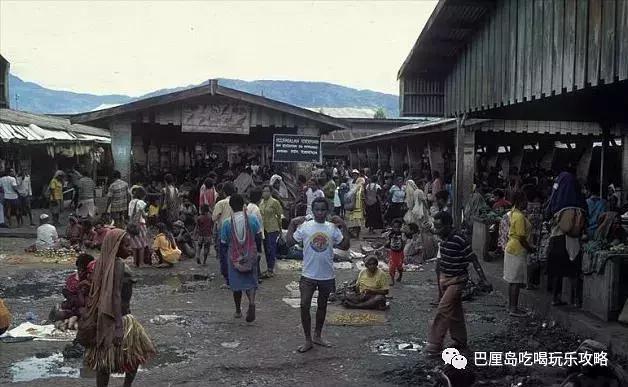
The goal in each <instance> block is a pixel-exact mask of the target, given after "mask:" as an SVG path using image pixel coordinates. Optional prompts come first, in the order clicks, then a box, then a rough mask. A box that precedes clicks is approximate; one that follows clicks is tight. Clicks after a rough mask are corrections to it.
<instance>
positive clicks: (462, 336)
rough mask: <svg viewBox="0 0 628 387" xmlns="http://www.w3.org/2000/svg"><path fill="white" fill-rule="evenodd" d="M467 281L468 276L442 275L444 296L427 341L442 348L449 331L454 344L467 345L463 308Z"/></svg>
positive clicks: (441, 286) (441, 288) (441, 284)
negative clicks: (463, 293)
mask: <svg viewBox="0 0 628 387" xmlns="http://www.w3.org/2000/svg"><path fill="white" fill-rule="evenodd" d="M466 282H467V276H458V277H441V279H440V284H439V287H440V291H441V292H442V294H443V296H442V298H441V299H440V302H439V303H438V309H437V310H436V316H435V317H434V322H433V323H432V326H431V327H430V331H429V333H428V335H427V341H428V342H429V343H430V344H431V345H436V346H438V347H440V348H442V347H443V343H444V341H445V336H446V335H447V332H449V335H450V336H451V340H452V341H453V342H454V345H457V346H460V347H465V346H466V345H467V326H466V324H465V321H464V311H463V310H462V290H463V289H464V286H465V284H466Z"/></svg>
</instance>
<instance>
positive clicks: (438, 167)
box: [427, 138, 445, 178]
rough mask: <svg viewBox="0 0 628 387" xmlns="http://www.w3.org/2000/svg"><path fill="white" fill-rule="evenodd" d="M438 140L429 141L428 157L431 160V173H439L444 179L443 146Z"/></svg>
mask: <svg viewBox="0 0 628 387" xmlns="http://www.w3.org/2000/svg"><path fill="white" fill-rule="evenodd" d="M438 139H439V138H437V139H435V140H429V141H428V143H427V149H428V157H429V159H430V173H433V172H434V171H438V172H439V173H440V175H441V178H442V177H443V175H444V173H445V160H444V159H443V148H444V147H443V146H442V144H441V143H439V142H438Z"/></svg>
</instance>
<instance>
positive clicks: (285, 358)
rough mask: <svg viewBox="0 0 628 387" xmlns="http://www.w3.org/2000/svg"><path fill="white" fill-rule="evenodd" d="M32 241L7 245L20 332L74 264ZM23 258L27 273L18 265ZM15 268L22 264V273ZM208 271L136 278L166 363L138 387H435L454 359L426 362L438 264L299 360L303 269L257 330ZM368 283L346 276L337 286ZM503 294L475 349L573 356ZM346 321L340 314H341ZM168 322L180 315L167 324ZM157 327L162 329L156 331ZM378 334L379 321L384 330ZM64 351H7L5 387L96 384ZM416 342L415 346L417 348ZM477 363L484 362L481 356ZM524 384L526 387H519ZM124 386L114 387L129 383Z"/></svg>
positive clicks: (261, 304)
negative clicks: (370, 321) (296, 288)
mask: <svg viewBox="0 0 628 387" xmlns="http://www.w3.org/2000/svg"><path fill="white" fill-rule="evenodd" d="M27 243H28V241H25V240H21V239H9V238H3V239H0V272H1V273H2V275H1V278H0V297H2V298H3V299H5V301H6V303H7V304H8V306H9V307H10V308H11V311H12V313H13V318H14V322H23V321H25V320H26V317H27V314H29V313H30V314H34V315H36V316H37V319H38V320H42V319H45V318H46V317H47V315H48V312H49V310H50V308H51V306H52V305H53V304H54V303H56V302H60V301H61V300H62V297H61V293H60V290H61V287H62V284H63V281H64V278H65V277H66V276H67V275H68V274H69V273H70V272H71V271H72V269H73V268H72V265H71V264H69V263H60V264H40V263H37V260H36V259H31V258H28V257H26V258H25V257H23V254H21V253H19V251H20V250H21V249H22V248H23V247H24V246H26V244H27ZM16 257H21V258H20V259H18V260H17V262H20V264H15V262H16V259H15V258H16ZM10 262H13V263H10ZM209 263H210V264H209V266H208V267H203V266H198V265H197V264H196V263H195V262H192V261H184V262H181V263H180V264H178V265H177V266H176V268H174V269H154V268H140V269H138V270H135V273H136V275H137V279H138V283H137V285H136V287H135V289H134V296H133V300H132V312H133V314H134V315H135V316H136V317H137V318H138V320H139V321H140V322H142V324H143V325H144V327H145V328H146V330H147V331H148V332H149V334H150V335H151V337H152V338H153V340H154V342H155V344H156V346H157V348H158V351H159V354H158V355H157V357H156V358H155V359H154V360H153V361H152V362H151V363H149V364H148V365H147V366H146V367H145V368H143V369H141V370H140V373H139V374H138V377H137V379H136V385H138V386H145V385H146V386H148V385H150V386H171V385H186V386H188V385H189V386H197V385H198V386H214V385H215V386H248V385H251V386H253V385H269V386H292V385H295V384H299V385H305V386H310V385H311V386H314V385H334V386H364V385H370V386H388V385H414V386H417V385H418V386H430V385H433V382H434V369H435V368H436V367H440V366H442V365H443V362H442V360H440V359H435V360H430V359H426V358H425V357H424V356H423V355H422V354H421V352H420V351H414V350H409V349H399V348H406V347H407V348H412V349H419V350H420V348H421V347H422V346H424V344H425V339H426V334H427V327H428V324H429V322H430V320H431V319H432V317H433V314H434V310H435V308H434V307H433V306H431V305H430V301H432V300H434V298H435V294H436V287H435V281H434V280H435V278H434V274H433V272H432V270H433V266H431V265H426V266H425V271H422V272H410V273H406V275H405V276H404V282H403V284H400V285H397V286H395V287H394V289H393V290H392V291H391V297H392V299H391V300H390V302H391V307H390V310H389V311H388V312H387V313H386V315H385V319H386V321H385V322H384V323H382V324H379V325H373V326H329V325H328V326H326V328H325V331H324V333H325V334H326V336H327V339H328V340H329V341H331V342H332V343H333V344H334V348H329V349H327V348H319V347H317V348H315V349H314V350H312V351H310V352H309V353H306V354H299V353H297V352H296V348H297V347H298V346H299V345H300V344H301V341H302V332H301V327H300V322H299V310H298V309H295V308H292V307H291V306H289V305H288V304H287V303H286V302H284V301H283V300H282V299H283V298H285V297H290V291H289V290H288V289H286V285H287V284H289V283H291V282H292V281H296V280H298V278H299V272H298V271H296V270H290V269H282V270H279V272H278V275H277V276H276V277H275V278H273V279H270V280H266V281H264V283H263V284H262V285H261V286H260V289H259V293H258V300H257V311H258V312H257V320H256V321H255V322H254V323H252V324H247V323H246V322H244V321H243V320H235V319H234V318H233V304H232V297H231V293H230V292H229V291H227V290H223V289H220V285H222V278H221V277H220V275H219V271H218V265H217V262H216V260H215V259H213V258H210V261H209ZM356 275H357V270H356V269H355V265H354V268H353V269H347V270H338V271H337V282H338V283H341V282H343V281H347V280H350V279H352V278H354V277H355V276H356ZM504 306H505V302H504V298H503V295H501V294H499V293H498V292H492V293H491V294H487V295H483V296H481V297H477V298H475V300H473V301H471V302H466V303H465V311H466V318H467V324H468V331H469V340H470V341H469V345H470V348H471V350H472V351H473V350H475V351H504V352H505V351H508V350H515V351H530V352H534V351H548V352H549V351H563V352H564V351H570V350H575V349H576V348H577V346H578V344H579V340H580V339H579V338H577V337H574V336H572V335H570V334H569V333H568V332H564V331H562V330H561V329H560V328H559V327H557V326H554V325H553V324H552V323H551V322H544V321H541V320H539V319H535V318H529V319H512V318H510V317H508V315H507V313H506V312H505V307H504ZM331 310H336V311H338V310H339V308H335V307H331ZM158 315H176V316H177V317H176V318H173V319H171V320H166V321H162V320H163V319H159V318H158V319H155V317H156V316H158ZM151 319H153V322H151ZM374 324H377V323H374ZM66 344H67V343H64V342H43V341H31V342H25V343H13V344H8V343H0V385H4V384H8V383H15V385H24V386H50V385H52V384H54V385H56V386H83V385H94V384H95V381H94V379H93V373H91V372H89V370H85V369H83V368H82V367H81V364H80V361H78V360H68V361H65V360H64V359H63V357H62V356H61V355H60V353H61V351H62V350H63V348H64V346H65V345H66ZM409 344H414V346H412V345H409ZM470 356H471V357H472V356H473V354H472V353H471V355H470ZM469 367H470V368H471V369H475V372H476V377H477V385H481V386H511V385H520V386H551V385H553V384H555V383H558V382H559V381H560V380H562V379H563V378H564V376H565V370H563V369H561V368H551V367H519V368H515V367H499V368H495V367H491V368H477V369H476V368H475V367H473V365H472V360H471V359H470V360H469ZM518 383H521V384H518ZM121 384H122V380H121V379H114V380H113V382H112V385H121Z"/></svg>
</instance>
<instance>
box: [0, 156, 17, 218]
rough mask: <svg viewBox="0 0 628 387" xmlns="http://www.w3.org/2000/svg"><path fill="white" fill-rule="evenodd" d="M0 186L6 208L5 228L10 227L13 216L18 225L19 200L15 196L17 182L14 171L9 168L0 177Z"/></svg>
mask: <svg viewBox="0 0 628 387" xmlns="http://www.w3.org/2000/svg"><path fill="white" fill-rule="evenodd" d="M0 185H1V186H2V189H3V190H4V207H5V208H6V212H7V218H6V223H7V226H10V225H11V217H12V216H15V218H16V220H17V221H18V223H20V199H19V196H18V194H17V188H18V187H17V180H16V179H15V169H13V168H11V169H8V170H7V171H6V173H5V174H4V176H3V177H0Z"/></svg>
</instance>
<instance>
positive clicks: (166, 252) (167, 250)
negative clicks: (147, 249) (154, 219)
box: [153, 223, 181, 267]
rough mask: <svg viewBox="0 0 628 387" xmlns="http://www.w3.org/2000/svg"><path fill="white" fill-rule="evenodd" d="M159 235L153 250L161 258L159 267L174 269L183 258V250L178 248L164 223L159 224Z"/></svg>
mask: <svg viewBox="0 0 628 387" xmlns="http://www.w3.org/2000/svg"><path fill="white" fill-rule="evenodd" d="M157 230H159V234H157V236H156V237H155V241H154V242H153V250H154V251H155V253H157V255H158V256H159V261H160V263H159V265H158V266H157V267H172V266H173V265H174V264H175V263H176V262H177V261H179V257H180V256H181V250H179V248H178V247H177V243H176V242H175V240H174V237H173V236H172V234H171V233H170V231H168V228H167V227H166V225H165V224H164V223H158V224H157Z"/></svg>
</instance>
